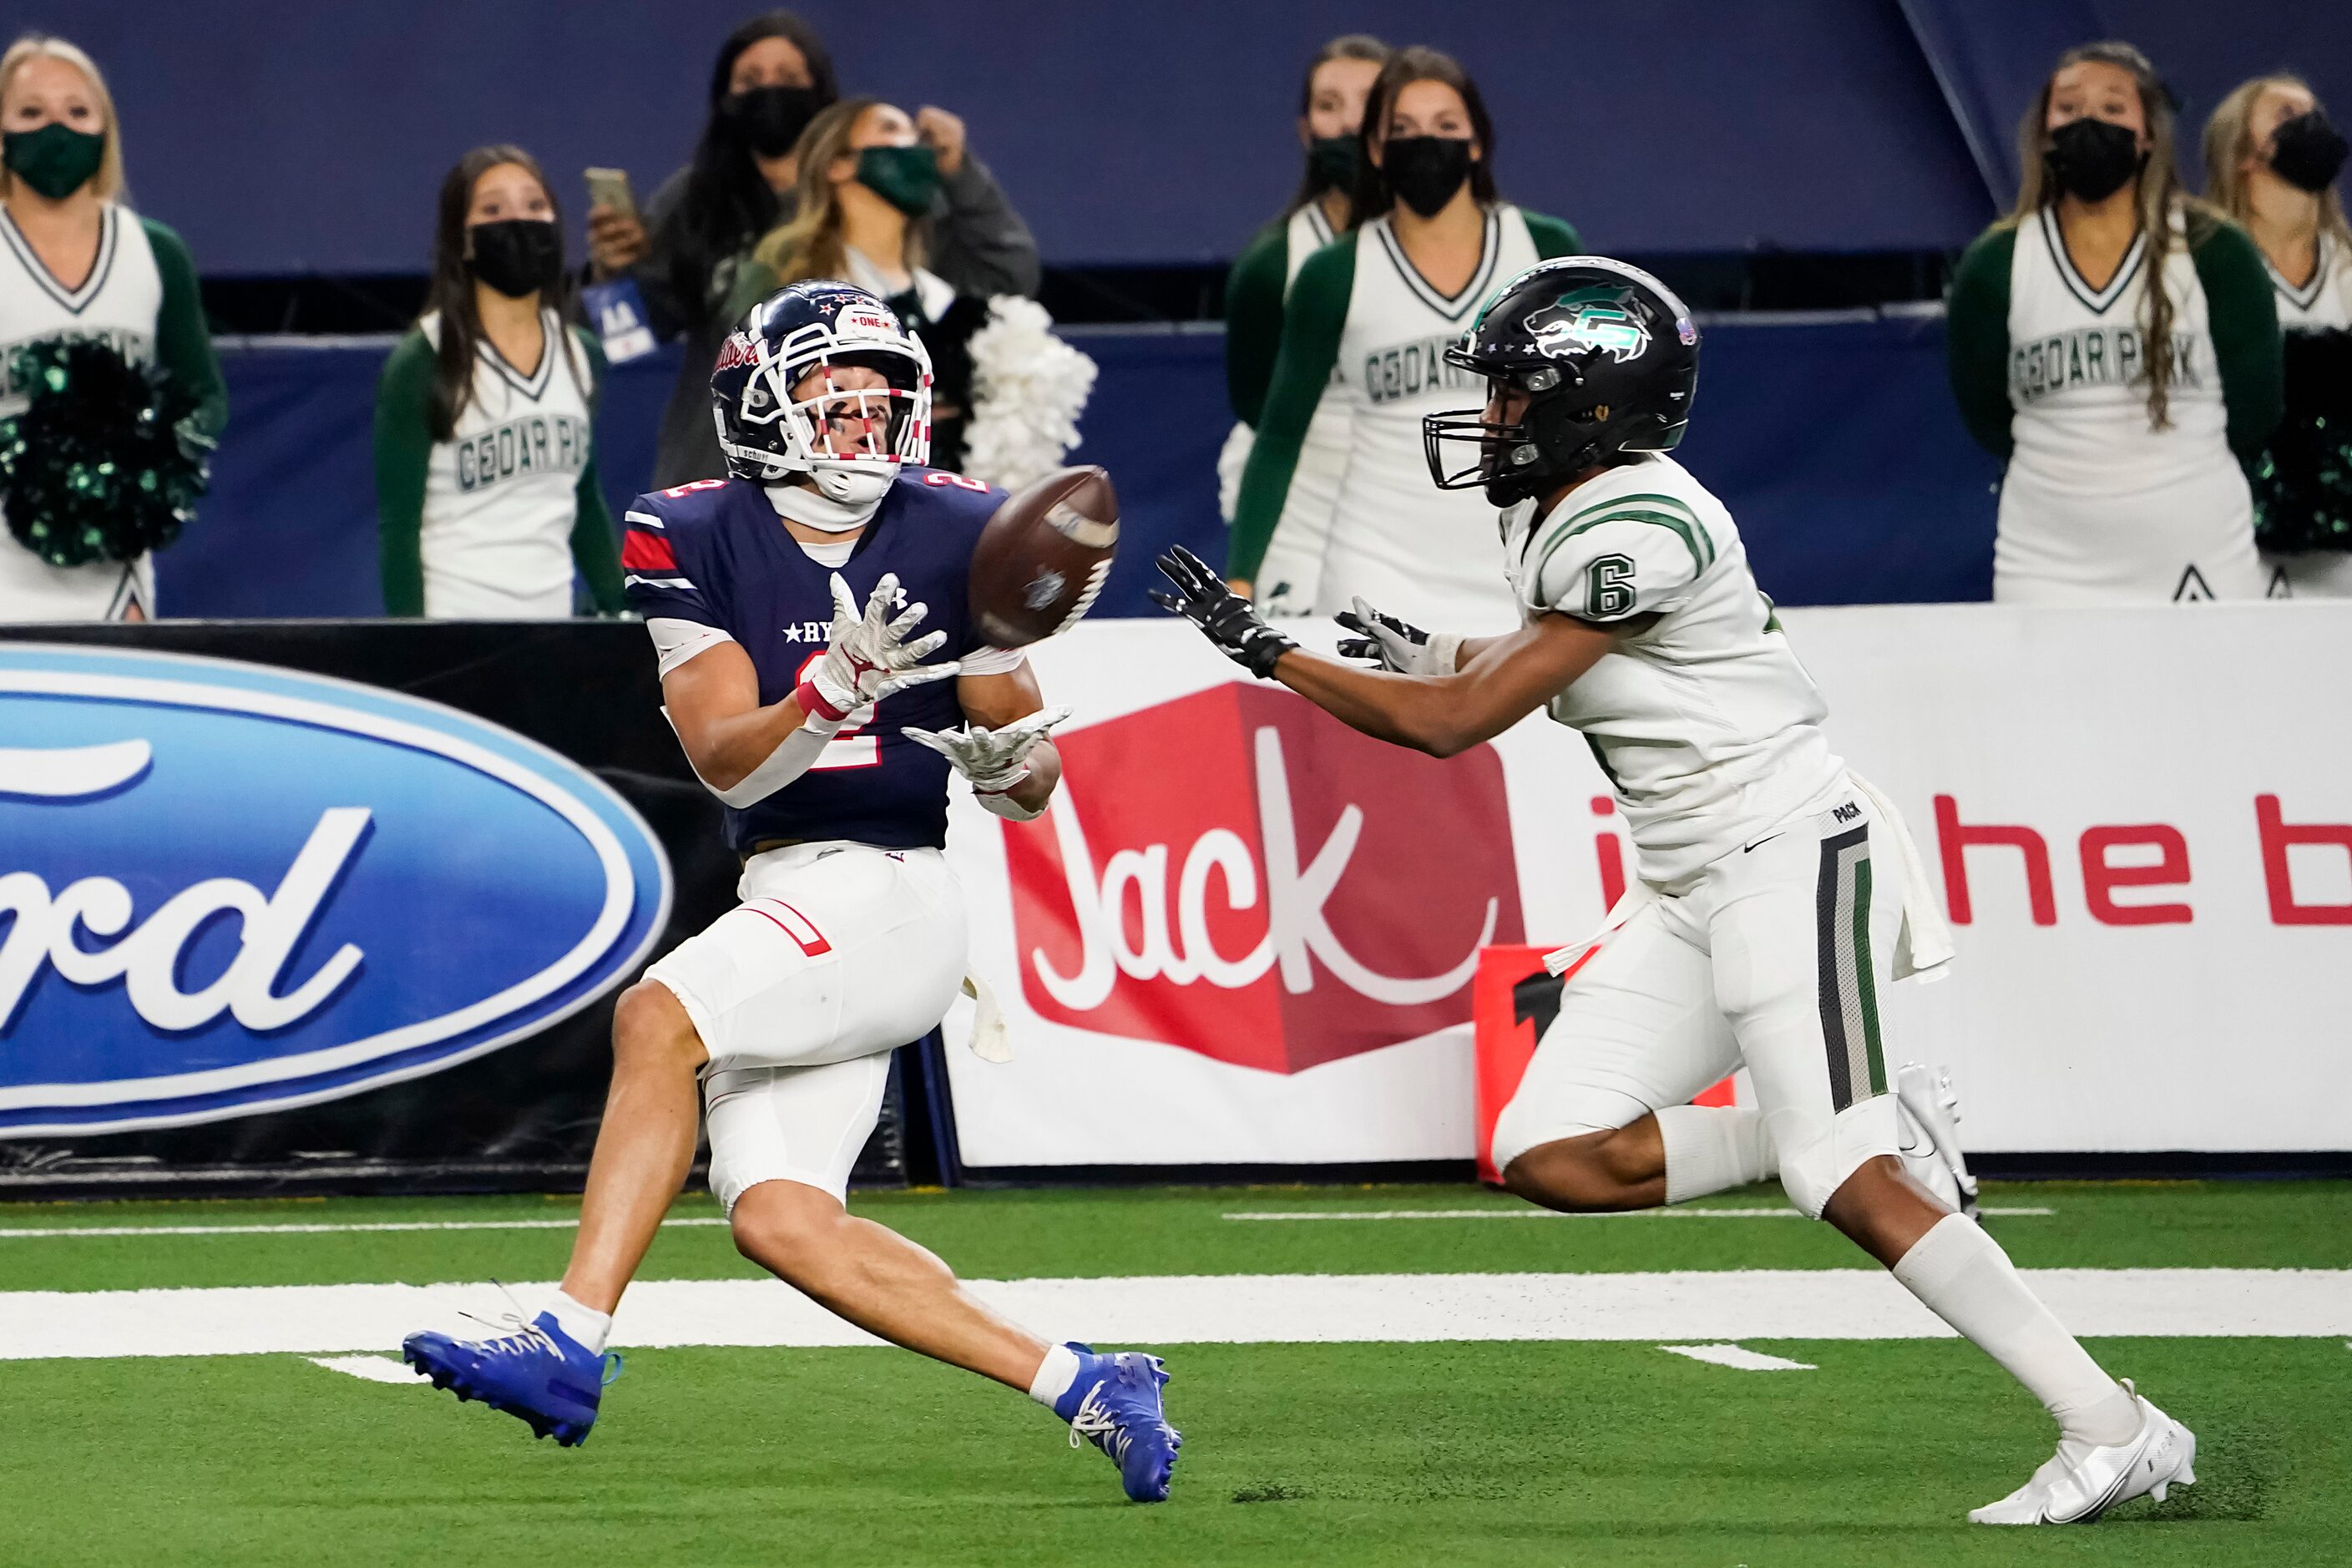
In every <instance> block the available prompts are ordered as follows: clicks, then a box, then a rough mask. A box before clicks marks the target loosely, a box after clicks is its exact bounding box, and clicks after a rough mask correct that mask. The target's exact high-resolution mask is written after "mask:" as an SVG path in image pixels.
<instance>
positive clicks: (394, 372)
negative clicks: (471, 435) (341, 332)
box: [375, 331, 433, 616]
mask: <svg viewBox="0 0 2352 1568" xmlns="http://www.w3.org/2000/svg"><path fill="white" fill-rule="evenodd" d="M432 396H433V345H432V344H431V343H429V342H426V341H425V334H424V333H423V332H421V331H411V332H410V333H409V334H408V335H407V336H406V337H404V338H403V339H401V340H400V342H399V344H398V345H397V346H396V347H394V349H393V351H392V358H391V359H389V360H387V361H385V362H384V367H383V379H382V380H381V381H379V382H378V383H377V384H376V389H375V523H376V548H377V552H378V559H379V561H380V563H381V565H382V569H383V613H384V614H385V615H388V616H421V615H423V614H424V613H425V558H424V553H423V550H422V547H421V545H420V543H419V539H420V536H421V535H422V533H423V531H424V527H425V469H426V467H427V466H428V465H429V464H430V463H431V462H432V460H433V437H432V435H431V433H430V432H429V431H428V429H427V428H426V426H425V410H426V407H427V406H428V405H429V404H430V402H431V399H432Z"/></svg>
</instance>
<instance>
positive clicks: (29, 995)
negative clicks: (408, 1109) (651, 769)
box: [0, 646, 670, 1133]
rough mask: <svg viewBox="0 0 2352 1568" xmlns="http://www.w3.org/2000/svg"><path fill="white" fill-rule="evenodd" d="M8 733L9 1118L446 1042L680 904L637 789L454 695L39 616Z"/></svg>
mask: <svg viewBox="0 0 2352 1568" xmlns="http://www.w3.org/2000/svg"><path fill="white" fill-rule="evenodd" d="M0 736H5V738H6V741H7V744H6V745H5V746H0V918H5V920H6V921H7V922H8V924H7V928H6V936H5V941H0V1037H5V1039H6V1041H7V1042H8V1049H7V1050H6V1051H5V1053H0V1133H39V1132H59V1131H73V1130H79V1129H89V1130H93V1131H95V1130H107V1129H129V1128H138V1127H154V1126H165V1125H171V1124H174V1123H180V1122H191V1121H208V1120H212V1119H215V1118H219V1117H225V1116H236V1115H241V1114H245V1113H247V1112H249V1111H251V1110H257V1109H262V1108H267V1107H274V1106H289V1105H299V1104H302V1103H306V1102H308V1101H311V1100H325V1099H331V1098H334V1097H337V1096H341V1095H347V1094H352V1093H355V1092H357V1091H359V1090H361V1089H367V1088H370V1087H372V1086H373V1085H376V1084H381V1083H386V1082H391V1081H393V1080H395V1079H404V1078H413V1077H416V1076H419V1075H421V1074H425V1073H430V1072H434V1071H436V1070H438V1069H440V1068H445V1067H447V1066H449V1065H451V1064H453V1063H456V1062H459V1061H463V1060H466V1059H467V1058H470V1057H475V1056H479V1055H481V1054H482V1053H483V1052H486V1051H489V1050H493V1049H495V1048H497V1047H499V1046H500V1045H503V1044H505V1043H506V1042H508V1041H509V1040H512V1039H515V1038H517V1037H520V1036H523V1035H527V1034H529V1033H531V1032H532V1031H534V1030H535V1029H538V1028H540V1027H542V1026H545V1025H547V1024H549V1023H551V1022H552V1021H555V1020H557V1019H561V1018H562V1017H563V1016H566V1015H568V1014H570V1013H572V1012H574V1011H577V1010H578V1009H579V1008H580V1007H582V1006H583V1005H586V1004H587V1003H589V1002H591V1001H593V1000H594V999H595V998H596V997H598V996H599V995H601V994H604V992H605V991H607V990H609V989H610V988H611V987H612V986H613V985H614V983H615V982H616V981H617V980H619V979H620V978H621V977H622V976H624V975H626V974H628V973H631V972H632V971H633V970H635V967H636V966H637V964H638V963H640V962H641V961H642V960H643V959H644V957H645V955H646V950H647V948H648V947H649V946H650V945H651V944H652V942H653V941H654V940H655V938H656V936H657V935H659V934H660V932H661V930H662V927H663V925H664V922H665V921H666V919H667V914H668V910H669V903H670V875H669V862H668V860H667V858H666V856H665V855H664V854H663V851H662V847H661V845H660V843H659V842H658V841H656V839H655V838H654V837H653V835H652V833H651V831H650V830H649V829H648V828H647V827H646V824H645V822H644V820H643V819H642V818H641V817H639V816H637V814H636V813H635V811H633V810H631V809H630V807H629V806H628V805H627V803H626V802H625V801H623V800H622V799H621V798H620V797H619V796H618V795H614V793H613V791H612V790H610V789H609V788H607V787H605V786H604V784H602V783H600V782H599V781H598V780H597V779H596V778H595V777H594V776H593V775H592V774H591V773H588V772H586V771H585V770H584V769H583V768H581V767H580V766H579V765H578V764H576V763H572V762H569V761H567V760H566V759H564V758H563V757H562V756H559V755H557V754H556V753H554V752H550V751H548V750H547V749H546V748H544V747H542V746H539V745H536V744H533V743H532V742H530V741H527V740H525V739H523V738H522V737H521V736H519V735H516V734H514V733H512V732H510V731H504V730H501V729H499V727H497V726H495V725H492V724H488V723H485V722H483V721H480V720H478V719H473V718H470V717H468V716H467V715H466V714H463V713H460V712H457V711H456V710H452V709H448V708H445V707H442V706H441V705H439V704H437V703H432V702H425V701H421V700H417V699H415V698H412V697H405V696H402V695H399V694H397V693H394V692H389V691H383V690H376V689H370V688H367V687H363V686H357V685H352V684H349V683H345V682H341V681H331V680H326V679H320V678H319V677H316V676H308V675H300V674H296V673H293V672H290V671H285V670H275V669H270V668H265V667H262V666H257V665H251V664H241V663H235V662H230V661H226V660H218V659H205V658H189V657H186V656H183V655H173V654H160V653H148V652H134V651H128V650H118V649H95V648H58V647H40V646H32V647H22V646H20V647H11V648H8V649H6V650H5V654H0Z"/></svg>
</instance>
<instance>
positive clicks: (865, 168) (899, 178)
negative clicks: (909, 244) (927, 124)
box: [857, 142, 940, 217]
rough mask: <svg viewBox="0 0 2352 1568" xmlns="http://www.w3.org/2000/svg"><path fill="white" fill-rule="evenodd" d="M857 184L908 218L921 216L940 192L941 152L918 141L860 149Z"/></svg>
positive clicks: (928, 209) (929, 208)
mask: <svg viewBox="0 0 2352 1568" xmlns="http://www.w3.org/2000/svg"><path fill="white" fill-rule="evenodd" d="M857 183H858V184H861V185H864V186H865V187H866V189H867V190H869V191H872V192H873V193H874V194H875V195H877V196H880V197H881V198H882V199H883V200H884V201H886V202H888V203H889V204H890V205H892V206H894V207H897V208H898V210H899V211H900V212H902V213H905V214H906V215H907V216H908V217H920V216H923V215H924V214H925V213H927V212H929V211H930V210H931V198H932V197H933V196H935V195H939V194H940V155H939V154H938V153H934V152H932V151H931V150H930V149H929V147H926V146H923V145H922V144H921V143H919V142H918V143H917V144H915V145H914V146H912V147H866V148H861V149H860V150H859V152H858V154H857Z"/></svg>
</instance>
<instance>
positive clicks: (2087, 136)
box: [2042, 115, 2147, 202]
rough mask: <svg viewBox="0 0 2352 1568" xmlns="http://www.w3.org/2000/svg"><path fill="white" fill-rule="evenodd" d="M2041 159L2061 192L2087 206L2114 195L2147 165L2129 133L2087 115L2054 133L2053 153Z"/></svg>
mask: <svg viewBox="0 0 2352 1568" xmlns="http://www.w3.org/2000/svg"><path fill="white" fill-rule="evenodd" d="M2042 162H2043V163H2046V164H2048V165H2049V169H2050V178H2051V180H2052V181H2053V183H2054V184H2056V185H2057V187H2058V188H2059V189H2060V190H2062V191H2064V192H2065V193H2066V194H2067V195H2072V196H2075V197H2078V198H2080V199H2081V200H2083V201H2086V202H2099V201H2105V200H2106V199H2107V198H2108V197H2109V196H2111V195H2115V194H2116V192H2117V191H2120V190H2122V189H2123V188H2124V186H2126V184H2130V183H2131V180H2132V176H2134V175H2135V174H2138V173H2139V167H2140V165H2141V164H2142V163H2147V153H2143V152H2141V151H2140V149H2139V138H2138V137H2137V135H2135V134H2133V133H2132V132H2131V131H2130V130H2129V129H2127V128H2126V127H2124V126H2121V125H2117V124H2116V123H2114V122H2113V121H2105V120H2094V119H2091V118H2090V117H2089V116H2087V115H2086V116H2084V118H2083V119H2080V120H2070V121H2067V122H2066V123H2065V124H2063V125H2061V126H2060V127H2059V128H2058V129H2057V130H2055V131H2053V132H2051V133H2050V150H2049V151H2048V152H2046V153H2042Z"/></svg>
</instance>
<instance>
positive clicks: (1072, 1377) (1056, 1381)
mask: <svg viewBox="0 0 2352 1568" xmlns="http://www.w3.org/2000/svg"><path fill="white" fill-rule="evenodd" d="M1077 1381H1078V1352H1076V1351H1074V1350H1072V1349H1071V1348H1070V1347H1069V1346H1067V1345H1055V1346H1054V1347H1053V1348H1052V1349H1051V1350H1049V1351H1047V1352H1045V1361H1044V1362H1042V1363H1039V1365H1038V1368H1037V1375H1036V1376H1035V1377H1034V1378H1031V1379H1030V1380H1029V1397H1030V1398H1032V1399H1034V1400H1035V1401H1036V1402H1037V1403H1038V1404H1040V1405H1044V1406H1045V1408H1046V1409H1048V1410H1051V1409H1052V1408H1054V1402H1055V1400H1057V1399H1059V1398H1061V1397H1062V1395H1064V1394H1067V1393H1069V1392H1070V1384H1074V1383H1076V1382H1077Z"/></svg>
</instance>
